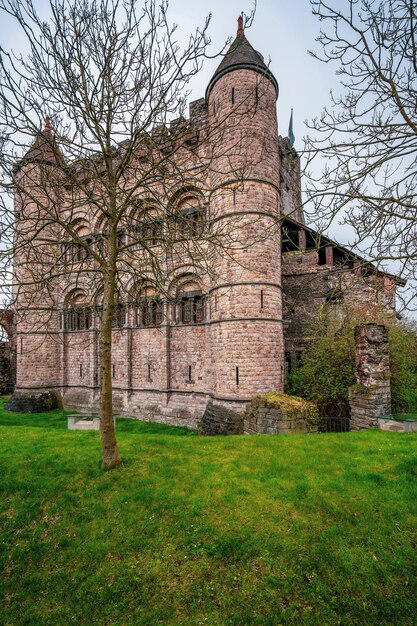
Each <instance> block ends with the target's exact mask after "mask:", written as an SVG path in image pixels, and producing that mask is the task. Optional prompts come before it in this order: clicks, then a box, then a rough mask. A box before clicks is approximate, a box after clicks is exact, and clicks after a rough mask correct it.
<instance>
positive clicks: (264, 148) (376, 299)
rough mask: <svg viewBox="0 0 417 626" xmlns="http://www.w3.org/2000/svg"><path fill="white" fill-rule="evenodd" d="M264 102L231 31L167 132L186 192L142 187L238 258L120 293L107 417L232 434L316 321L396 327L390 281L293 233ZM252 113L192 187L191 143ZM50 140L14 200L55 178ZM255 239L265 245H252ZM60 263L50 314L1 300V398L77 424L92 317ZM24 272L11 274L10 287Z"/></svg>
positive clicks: (268, 100) (312, 235) (285, 155)
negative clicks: (176, 140) (335, 316)
mask: <svg viewBox="0 0 417 626" xmlns="http://www.w3.org/2000/svg"><path fill="white" fill-rule="evenodd" d="M277 97H278V83H277V81H276V79H275V77H274V76H273V74H272V73H271V71H270V69H269V68H268V67H267V65H266V64H265V62H264V60H263V57H262V56H261V55H260V53H258V52H257V51H255V50H254V48H253V47H252V46H251V44H250V43H249V41H248V40H247V38H246V36H245V33H244V31H243V27H242V22H241V21H239V27H238V33H237V36H236V38H235V40H234V41H233V43H232V44H231V46H230V48H229V50H228V52H227V53H226V54H225V56H224V58H223V60H222V62H221V63H220V65H219V67H218V68H217V70H216V71H215V72H214V74H213V76H212V78H211V80H210V82H209V85H208V86H207V90H206V95H205V98H201V99H200V100H197V101H195V102H192V103H191V104H190V107H189V119H188V120H182V121H181V124H186V125H187V128H188V129H189V134H188V135H187V139H186V142H185V144H186V145H185V144H184V150H183V151H179V152H177V153H176V155H177V156H175V157H173V158H176V159H180V160H182V166H183V165H184V163H185V165H186V166H187V167H185V168H184V167H183V171H185V170H187V171H189V174H188V175H187V176H188V178H187V179H184V180H183V182H182V184H181V185H175V187H173V188H172V189H171V190H169V189H168V190H167V185H166V184H165V185H164V186H162V187H161V184H160V183H155V193H159V194H160V195H161V194H162V195H164V202H165V204H166V206H169V207H171V209H170V210H172V211H174V210H175V211H176V214H177V215H180V216H182V217H183V218H184V219H186V220H187V223H188V228H190V226H189V225H190V224H192V227H191V228H192V230H189V232H190V233H191V232H192V233H193V234H195V232H196V230H195V228H196V224H197V225H198V224H199V223H200V221H201V222H203V221H204V220H205V219H207V217H208V216H210V220H212V221H213V222H214V221H216V222H217V223H219V221H220V222H221V223H226V222H227V223H229V224H231V223H233V221H230V220H233V219H235V218H236V217H237V218H238V219H239V227H240V228H242V229H243V230H242V232H244V234H245V241H246V245H245V247H244V249H243V248H242V247H240V248H239V246H237V247H236V250H235V249H233V247H231V249H230V250H229V251H228V253H227V254H223V255H222V254H218V255H216V256H215V258H213V265H215V268H214V270H215V271H213V273H210V272H204V271H198V268H196V267H195V264H193V263H192V262H191V261H190V260H188V259H184V257H182V258H178V255H177V259H176V261H175V259H174V260H173V261H172V262H171V264H170V265H169V267H168V265H167V266H166V276H165V277H164V289H163V293H161V294H158V293H156V291H155V288H154V286H152V285H150V284H149V285H146V284H145V283H144V281H141V284H140V285H139V286H138V285H137V284H136V283H135V281H130V282H129V283H127V282H126V290H125V293H122V294H121V295H120V303H119V305H118V308H117V311H116V314H115V320H114V329H113V337H112V343H113V363H112V368H113V370H112V375H113V394H114V395H113V398H114V409H115V412H117V413H118V414H122V415H123V414H124V415H128V416H136V417H139V418H143V419H151V420H156V421H163V422H167V423H171V424H181V425H188V426H192V427H194V426H195V425H196V423H197V420H200V419H203V423H204V425H205V426H204V427H205V429H206V431H207V432H213V433H223V432H237V431H238V428H239V427H238V426H237V425H236V424H237V423H238V420H236V419H235V416H238V415H240V414H241V412H242V410H243V409H244V407H245V406H246V403H247V402H248V400H250V399H251V398H252V397H253V396H254V395H256V394H259V393H264V392H270V391H283V389H284V381H285V376H286V374H287V373H288V371H290V369H291V368H293V367H295V366H296V364H297V362H298V361H299V359H300V358H301V357H302V352H303V350H304V348H305V342H306V338H305V333H306V330H307V329H308V328H309V327H310V326H311V325H312V324H314V320H316V319H317V318H318V315H319V313H320V312H322V311H323V310H324V309H326V308H327V309H329V310H332V311H336V310H337V308H338V307H340V306H341V305H345V304H349V305H352V306H360V307H365V308H366V307H372V306H374V305H377V306H382V307H384V308H387V309H388V310H391V311H392V312H394V311H395V290H396V284H397V283H398V280H397V279H396V278H395V277H394V276H392V275H389V274H387V273H383V272H381V271H379V270H378V269H377V268H375V267H373V266H372V265H371V264H369V263H366V262H365V261H364V260H363V259H362V258H360V257H359V256H357V255H355V254H352V252H350V251H348V250H347V249H344V248H343V247H342V246H340V245H337V244H335V243H334V242H332V241H331V240H330V239H328V238H326V237H324V236H322V235H319V234H318V233H316V232H314V230H312V229H311V228H309V227H308V226H306V225H305V220H304V216H303V211H302V203H301V180H300V163H299V156H298V154H297V152H296V151H295V150H294V148H293V146H292V145H291V142H290V140H289V139H288V138H283V137H281V136H279V134H278V126H277V111H276V101H277ZM252 101H253V103H254V108H253V109H251V110H248V112H247V114H246V115H245V114H243V113H242V112H240V114H239V120H238V123H234V124H230V125H229V126H227V125H226V126H225V127H223V128H222V141H221V144H222V146H226V148H227V147H228V146H229V147H230V146H232V145H233V144H234V143H235V142H236V136H237V134H238V133H239V150H228V149H224V150H223V149H222V150H219V151H218V152H217V153H216V154H215V155H214V158H215V165H214V166H213V165H210V167H208V168H207V169H204V168H203V171H204V177H205V179H204V180H203V181H202V178H201V174H198V171H199V169H198V168H199V164H200V162H202V161H203V159H204V154H207V151H208V148H207V145H204V144H200V145H198V139H196V138H197V137H201V136H204V131H205V129H206V128H208V127H210V125H213V121H215V120H216V119H218V117H219V115H224V116H226V117H227V116H228V115H230V116H232V115H233V109H234V107H236V106H238V105H239V102H252ZM51 135H52V130H51V128H50V127H49V125H47V127H46V128H45V130H44V132H43V133H40V134H39V136H38V137H37V138H36V140H35V143H34V144H33V145H32V147H31V148H30V149H29V151H28V153H27V154H26V155H25V157H24V158H23V159H22V160H21V162H20V163H19V165H18V176H20V181H23V183H22V184H24V180H25V176H26V177H27V176H28V172H30V177H33V176H34V172H35V173H36V171H37V169H36V168H41V167H44V168H45V167H46V168H48V167H54V163H55V160H56V158H57V157H56V153H54V151H53V150H52V149H51ZM207 143H208V144H209V143H210V139H207ZM193 144H194V145H198V149H194V150H193ZM168 149H169V147H168ZM242 159H243V160H245V159H246V165H247V166H246V167H245V168H243V169H242V168H241V163H242ZM238 171H239V172H240V174H239V176H238V175H237V172H238ZM233 172H235V173H236V174H235V175H236V178H235V179H234V178H233ZM242 172H244V175H242ZM62 193H63V199H62V197H61V198H59V203H60V207H61V208H60V209H59V210H61V211H62V214H63V215H65V212H66V211H67V212H68V211H69V209H68V206H69V203H68V202H67V203H66V200H65V194H67V196H69V195H70V193H71V191H70V190H68V188H67V187H65V188H63V191H62ZM23 195H24V194H23ZM29 195H30V194H29ZM51 195H52V194H51ZM58 195H59V194H58ZM57 197H58V196H57ZM142 200H143V199H142ZM144 201H145V203H146V198H145V200H144ZM57 203H58V200H57ZM142 204H143V202H142ZM150 204H151V203H150ZM28 206H29V207H30V206H32V210H33V199H30V198H29V199H26V200H25V198H23V199H22V194H19V196H18V197H17V199H16V207H15V211H16V214H17V215H18V216H19V217H20V219H21V217H22V214H23V213H24V207H26V211H28V208H27V207H28ZM57 206H58V204H57ZM22 211H23V213H22ZM147 215H148V216H149V215H151V211H150V210H149V211H148V213H147ZM66 219H69V217H68V218H66ZM71 219H73V221H74V224H75V226H76V228H77V233H78V234H79V236H80V237H84V238H85V240H87V239H88V238H89V239H88V240H89V241H90V240H91V241H99V238H100V233H102V232H103V231H104V229H105V227H104V226H103V222H102V221H100V220H98V219H96V217H95V213H94V211H93V210H92V209H89V207H88V204H87V205H86V206H82V203H80V209H79V212H78V213H77V215H74V211H73V208H72V209H71ZM228 220H229V222H228ZM162 223H163V220H162V219H161V217H160V216H159V217H158V219H149V218H148V219H141V222H140V228H141V229H142V230H141V232H142V235H143V233H146V240H147V242H148V244H149V249H150V250H151V252H152V251H154V253H155V254H158V237H159V234H160V230H159V229H160V228H162V226H161V224H162ZM277 224H279V225H280V228H277V227H276V225H277ZM254 225H255V226H256V227H254ZM193 229H194V230H193ZM262 229H263V232H264V233H265V234H264V236H262V237H259V236H257V233H258V232H259V231H260V230H262ZM255 231H256V232H255ZM122 236H124V234H123V233H122V235H121V245H122V244H123V240H122ZM143 236H144V235H143ZM59 255H60V260H61V263H62V264H63V265H61V267H66V266H68V268H69V269H68V271H67V272H65V271H64V272H63V271H61V272H60V277H59V278H56V279H55V282H54V285H53V287H50V288H49V291H48V297H49V298H51V300H52V302H53V310H52V312H51V309H48V311H49V312H48V314H47V315H46V317H45V314H44V313H42V307H43V306H44V301H43V299H42V298H43V297H44V296H42V297H40V296H37V300H36V301H33V298H32V297H31V296H30V295H28V289H25V288H23V287H21V288H20V290H19V292H18V293H17V294H16V305H15V306H16V311H17V319H16V333H17V334H16V337H17V339H16V359H17V378H16V393H26V394H30V393H33V394H36V393H38V392H39V390H42V389H55V390H57V391H58V392H59V393H60V394H61V395H62V398H63V402H64V406H65V407H66V408H72V409H80V410H91V409H93V408H95V407H97V403H98V394H99V387H98V378H99V375H98V328H99V324H100V319H99V317H100V316H99V309H100V303H99V300H96V301H95V303H94V306H93V305H92V304H91V294H90V293H88V292H89V289H88V288H86V287H84V288H83V281H82V279H79V278H77V279H75V278H74V276H73V273H72V271H71V266H73V265H74V264H76V263H83V262H86V259H85V255H84V253H83V251H82V250H81V252H80V251H79V249H78V252H77V245H75V246H74V244H67V243H66V242H65V241H62V238H61V240H60V242H59ZM28 262H29V260H28V259H25V261H24V262H19V259H17V262H16V275H17V277H18V279H19V280H20V282H21V284H23V283H24V282H25V281H24V275H25V271H26V269H25V267H26V268H27V264H28ZM25 263H26V266H25ZM22 277H23V278H22ZM145 282H146V281H145ZM42 316H43V319H42V323H38V320H39V319H40V317H42Z"/></svg>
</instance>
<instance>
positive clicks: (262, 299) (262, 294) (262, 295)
mask: <svg viewBox="0 0 417 626" xmlns="http://www.w3.org/2000/svg"><path fill="white" fill-rule="evenodd" d="M263 308H264V290H263V289H261V309H263Z"/></svg>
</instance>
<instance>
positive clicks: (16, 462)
mask: <svg viewBox="0 0 417 626" xmlns="http://www.w3.org/2000/svg"><path fill="white" fill-rule="evenodd" d="M118 441H119V445H120V450H121V453H122V456H123V459H124V465H123V466H122V467H121V468H120V469H118V470H115V471H113V472H107V473H106V472H103V471H102V470H101V469H100V459H99V456H100V441H99V434H98V433H95V432H80V431H67V430H66V420H65V416H64V414H63V412H59V411H55V412H52V413H50V414H46V415H32V416H22V415H16V414H8V413H6V412H4V411H1V413H0V446H1V454H0V465H1V466H0V486H1V499H0V524H1V536H0V540H1V554H0V559H1V566H2V575H1V578H0V585H1V597H0V624H13V625H19V626H21V625H24V624H25V625H26V624H27V625H30V626H36V625H42V626H45V625H49V624H59V625H61V624H62V625H69V624H77V625H84V624H86V625H89V626H91V625H95V624H100V625H101V624H106V625H113V624H114V625H124V624H132V625H141V624H149V625H152V626H153V625H156V624H181V625H183V624H184V625H199V624H204V625H205V624H208V625H222V624H248V625H252V624H270V625H272V624H274V625H275V624H342V625H348V624H379V625H380V624H393V625H396V626H397V625H400V624H417V593H416V591H417V589H416V587H417V578H416V576H417V455H416V447H417V436H416V435H414V434H399V433H390V432H380V431H367V432H361V433H342V434H334V435H300V436H298V435H292V436H285V435H279V436H275V437H274V436H236V437H224V438H220V437H219V438H205V437H197V436H195V435H194V434H193V433H190V432H189V431H186V430H185V429H176V428H169V427H165V426H161V425H155V424H146V423H141V422H132V421H128V420H118Z"/></svg>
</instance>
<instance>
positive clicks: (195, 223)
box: [177, 207, 204, 237]
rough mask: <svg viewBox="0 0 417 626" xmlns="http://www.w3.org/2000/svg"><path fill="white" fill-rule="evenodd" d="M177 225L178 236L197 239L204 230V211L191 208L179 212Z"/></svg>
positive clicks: (199, 208) (198, 208)
mask: <svg viewBox="0 0 417 626" xmlns="http://www.w3.org/2000/svg"><path fill="white" fill-rule="evenodd" d="M177 223H178V228H179V233H178V234H179V235H180V236H181V235H182V236H186V237H199V236H200V235H201V234H202V232H203V229H204V209H202V208H201V207H192V208H190V209H185V210H182V211H180V213H179V214H178V216H177Z"/></svg>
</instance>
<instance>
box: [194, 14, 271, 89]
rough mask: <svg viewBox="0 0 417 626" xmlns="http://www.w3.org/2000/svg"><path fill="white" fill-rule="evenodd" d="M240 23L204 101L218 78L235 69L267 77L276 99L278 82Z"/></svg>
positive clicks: (210, 83) (240, 22)
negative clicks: (248, 70)
mask: <svg viewBox="0 0 417 626" xmlns="http://www.w3.org/2000/svg"><path fill="white" fill-rule="evenodd" d="M242 22H243V20H242V18H241V17H239V20H238V31H237V36H236V38H235V40H234V41H233V43H232V44H231V46H230V48H229V50H228V51H227V52H226V54H225V56H224V57H223V60H222V62H221V63H220V65H219V67H218V68H217V70H216V71H215V72H214V74H213V77H212V79H211V80H210V82H209V84H208V87H207V90H206V100H208V98H209V95H210V91H211V90H212V88H213V85H214V84H215V83H216V82H217V81H218V80H219V78H221V77H222V76H224V75H225V74H228V73H229V72H232V71H233V70H237V69H251V70H254V71H255V72H258V73H259V74H263V75H264V76H267V77H268V78H269V80H270V81H271V82H272V84H273V85H274V87H275V91H276V93H277V97H278V91H279V88H278V82H277V80H276V78H275V76H274V75H273V74H272V72H271V70H270V69H269V68H268V66H267V65H266V64H265V61H264V58H263V56H262V54H261V53H260V52H258V51H257V50H255V48H253V46H252V45H251V44H250V43H249V41H248V40H247V39H246V37H245V33H244V30H243V25H242Z"/></svg>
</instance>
